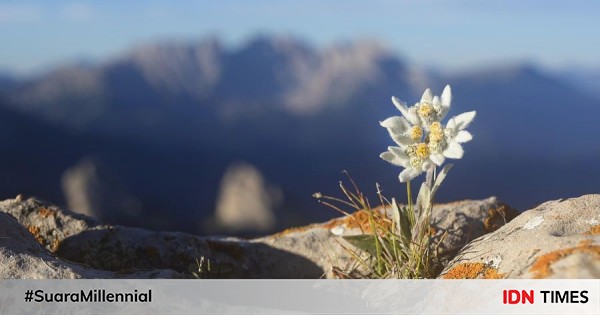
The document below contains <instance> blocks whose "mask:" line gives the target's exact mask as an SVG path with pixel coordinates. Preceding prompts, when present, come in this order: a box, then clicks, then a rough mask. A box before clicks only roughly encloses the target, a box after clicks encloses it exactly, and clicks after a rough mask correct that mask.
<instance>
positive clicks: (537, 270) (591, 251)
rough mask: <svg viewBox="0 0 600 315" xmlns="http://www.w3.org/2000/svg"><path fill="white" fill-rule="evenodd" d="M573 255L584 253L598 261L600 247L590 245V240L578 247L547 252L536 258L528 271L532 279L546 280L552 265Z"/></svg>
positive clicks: (550, 272)
mask: <svg viewBox="0 0 600 315" xmlns="http://www.w3.org/2000/svg"><path fill="white" fill-rule="evenodd" d="M574 253H585V254H588V255H593V256H595V257H596V259H600V246H598V245H592V241H591V240H585V241H582V242H581V243H579V245H577V246H576V247H571V248H565V249H559V250H555V251H552V252H549V253H547V254H544V255H542V256H540V257H538V258H537V259H536V261H535V262H534V263H533V265H532V266H531V268H530V269H529V271H530V272H532V273H533V278H536V279H541V278H547V277H548V276H550V275H551V274H552V265H553V264H554V263H556V262H557V261H559V260H561V259H563V258H565V257H567V256H570V255H572V254H574Z"/></svg>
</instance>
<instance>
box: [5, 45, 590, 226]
mask: <svg viewBox="0 0 600 315" xmlns="http://www.w3.org/2000/svg"><path fill="white" fill-rule="evenodd" d="M445 84H451V85H452V88H453V93H454V103H453V107H452V110H451V112H450V116H452V115H456V114H459V113H461V112H464V111H468V110H477V111H478V117H477V119H476V121H475V123H473V125H472V126H471V127H470V130H471V131H472V133H473V134H474V136H475V138H474V140H473V141H472V142H471V143H469V144H467V145H466V151H467V152H466V155H465V158H464V161H457V163H456V168H455V170H453V174H451V176H450V177H449V179H448V181H449V184H447V185H446V186H448V187H444V189H445V191H443V192H441V195H440V197H441V198H442V199H446V200H450V199H451V200H456V199H465V198H484V197H487V196H489V195H499V197H500V198H502V199H503V200H506V202H508V203H510V204H511V205H514V206H517V207H520V208H523V207H529V206H533V205H534V204H535V203H536V202H538V201H542V200H548V199H551V198H559V197H563V196H572V195H569V194H583V193H585V192H590V193H591V192H594V191H593V190H594V189H595V187H596V186H594V184H593V183H595V182H596V178H597V177H598V176H599V175H600V171H599V170H598V168H595V167H590V166H591V165H593V163H594V161H595V160H596V159H597V157H598V156H600V146H599V145H598V144H597V140H596V137H595V135H597V134H598V133H599V132H600V126H599V125H598V124H597V117H598V115H600V106H599V105H600V101H599V100H598V99H596V98H594V97H591V96H590V95H588V94H586V93H583V92H582V91H580V90H578V89H576V88H574V87H573V86H572V85H570V84H568V83H567V82H566V81H565V80H564V79H563V78H562V77H556V76H553V75H552V74H551V73H548V72H546V71H544V70H543V69H540V68H538V67H536V66H534V65H531V64H523V65H514V64H513V65H510V66H502V65H495V66H490V67H488V68H483V69H478V70H476V71H469V72H465V73H458V74H451V75H448V74H440V73H436V72H435V71H429V70H424V69H421V68H419V67H418V66H415V65H412V64H410V63H409V62H407V61H405V60H402V59H400V58H399V57H397V56H396V54H395V53H393V52H391V51H390V50H388V49H386V48H385V47H384V46H383V45H381V44H378V43H376V42H372V41H357V42H347V43H342V44H336V45H332V46H329V47H325V48H319V49H317V48H315V47H313V46H310V45H309V44H307V43H305V42H303V41H301V40H298V39H295V38H289V37H281V36H261V37H258V38H255V39H253V40H250V41H248V42H247V43H246V44H245V45H243V46H241V47H238V48H236V49H225V48H224V47H223V45H222V44H221V43H220V42H219V40H218V39H217V38H207V39H204V40H199V41H197V42H175V41H165V42H159V43H155V44H149V45H144V46H138V47H135V48H133V49H132V50H130V51H127V52H125V53H123V54H120V55H117V56H114V57H112V58H110V59H107V60H106V61H105V62H103V63H99V64H97V65H92V66H90V65H85V66H77V65H70V66H65V67H59V68H56V69H54V70H52V71H50V72H48V73H45V74H43V75H40V76H36V77H31V78H28V79H26V80H18V81H11V83H10V84H9V85H4V86H5V87H4V88H3V89H0V105H2V106H0V109H2V110H3V111H6V112H7V113H10V114H7V115H8V116H7V117H9V116H10V115H16V116H18V117H19V119H23V120H25V121H26V122H23V123H18V124H15V123H14V121H15V120H13V119H12V118H10V119H8V118H7V119H8V120H10V121H13V123H10V122H7V124H6V125H5V126H4V127H3V128H4V129H5V130H4V132H5V133H7V134H11V135H13V136H14V137H17V138H18V139H19V141H15V140H14V139H13V140H11V141H12V142H10V146H9V149H10V150H13V151H14V152H18V153H19V154H20V157H21V160H19V161H14V160H9V161H5V163H3V164H2V165H0V170H2V169H4V170H2V172H3V173H5V174H9V176H8V177H6V179H5V180H6V182H5V183H4V185H2V186H0V189H1V191H2V192H6V193H11V194H12V193H14V192H15V189H16V188H15V186H14V185H12V186H11V182H14V180H13V177H19V176H22V175H21V174H24V173H27V178H28V180H31V183H34V182H37V183H38V184H28V183H27V181H25V180H23V181H18V182H22V184H20V185H18V187H19V189H21V191H19V192H24V193H31V194H36V195H41V196H42V197H46V198H49V199H51V200H52V201H54V202H58V203H60V202H64V197H63V196H62V195H61V193H60V174H61V173H62V172H64V171H65V170H66V169H67V168H68V167H70V166H73V165H75V164H76V163H77V162H78V161H79V160H80V159H82V158H83V157H85V156H94V157H96V158H98V159H99V160H101V161H102V163H103V165H105V166H106V167H107V168H108V169H110V171H111V172H113V173H116V174H119V175H120V177H121V178H123V179H124V183H123V185H124V186H125V187H126V188H127V190H128V191H131V192H133V193H134V194H135V196H136V197H137V198H138V199H139V200H141V202H142V208H143V209H145V211H146V212H152V213H154V214H155V216H154V219H153V222H158V223H156V224H154V223H153V225H152V226H151V227H153V228H177V229H184V230H190V231H196V230H195V229H198V228H199V227H198V226H200V223H199V222H201V221H202V219H203V218H205V217H207V216H208V215H209V214H210V213H211V212H212V211H213V210H214V209H215V207H216V206H215V203H216V199H217V195H218V186H219V182H220V180H221V177H222V176H223V174H224V173H225V170H226V169H227V167H229V165H230V164H231V163H234V162H235V161H237V160H243V161H248V162H249V163H251V164H252V165H254V167H256V168H257V169H258V170H259V171H260V172H261V173H262V176H264V177H265V178H266V180H268V181H269V182H272V183H273V184H275V185H277V186H279V187H280V188H281V189H282V192H283V196H284V202H283V203H282V205H281V207H282V208H283V209H285V211H288V212H293V213H294V216H296V217H298V216H299V217H304V218H305V220H306V221H307V222H308V221H313V220H315V219H320V218H327V217H330V216H331V215H334V213H328V210H327V209H323V208H320V207H319V206H318V205H316V203H315V202H314V200H312V199H311V198H310V195H311V194H312V193H313V192H315V191H321V190H323V191H326V190H327V189H328V188H330V189H331V193H332V194H335V193H336V191H335V187H336V183H337V180H339V179H341V178H342V175H341V174H340V172H341V171H342V170H348V171H349V172H350V173H351V174H352V175H353V177H354V178H355V179H356V180H357V181H359V183H364V184H363V185H368V186H366V188H365V190H367V189H368V191H372V190H374V189H370V188H372V187H371V186H373V185H374V183H375V182H379V183H381V184H382V186H383V187H384V188H387V189H388V191H389V193H390V194H402V191H403V189H402V187H400V186H399V184H398V182H397V173H398V172H399V171H400V170H399V169H398V168H396V167H393V166H390V165H387V164H386V163H385V162H383V161H381V160H380V159H379V158H378V155H379V153H380V152H382V151H384V150H385V149H386V147H387V146H388V145H393V143H392V142H391V140H390V139H389V137H388V136H387V134H386V132H385V130H384V129H383V128H381V127H380V126H379V125H378V122H379V121H381V120H383V119H385V118H386V117H389V116H392V115H399V113H398V112H397V110H396V109H395V108H394V106H393V105H392V104H391V102H390V97H391V96H392V95H395V96H398V97H399V98H401V99H403V100H405V101H407V102H408V103H409V104H412V103H414V102H416V101H418V100H419V98H420V94H421V93H422V91H423V89H424V88H425V87H428V86H430V87H432V88H433V91H434V93H435V94H439V93H440V92H441V89H442V88H443V86H444V85H445ZM15 119H16V118H15ZM25 126H32V128H27V127H25ZM11 128H12V129H11ZM54 133H56V134H57V135H56V136H52V134H54ZM38 142H45V143H44V147H46V148H48V150H49V151H52V153H51V155H50V157H48V158H44V159H41V158H39V156H37V155H36V154H38V152H37V151H36V150H35V149H34V147H35V146H36V145H37V143H38ZM53 147H54V148H55V149H49V148H53ZM61 150H62V151H61ZM57 151H60V152H57ZM32 165H35V168H36V169H37V171H36V173H33V171H32V168H31V167H30V166H32ZM19 167H20V168H19ZM590 168H591V169H590ZM17 170H18V171H17ZM28 172H29V173H28ZM570 181H574V182H573V183H571V182H570ZM567 183H569V184H568V185H567ZM44 187H51V188H44ZM373 187H374V186H373ZM540 187H544V189H540ZM6 197H13V196H10V195H8V196H6ZM398 197H399V198H400V199H402V197H401V196H398ZM285 211H278V213H283V212H285ZM173 213H176V214H177V216H173V215H172V214H173ZM190 218H191V219H190ZM278 221H280V222H281V221H285V220H278ZM161 222H162V223H163V224H164V225H163V226H161V225H160V224H161ZM169 222H170V223H169ZM140 224H141V225H142V226H143V225H144V224H143V223H140Z"/></svg>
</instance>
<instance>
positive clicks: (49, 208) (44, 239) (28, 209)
mask: <svg viewBox="0 0 600 315" xmlns="http://www.w3.org/2000/svg"><path fill="white" fill-rule="evenodd" d="M0 212H6V213H8V214H10V215H12V216H13V217H15V218H16V219H17V221H19V223H21V225H23V226H24V227H25V228H26V229H27V230H29V232H31V234H33V236H34V237H35V238H36V240H37V241H38V242H39V243H40V244H41V245H43V246H44V247H46V248H47V249H48V250H50V251H54V250H56V249H57V248H58V245H59V244H60V242H61V241H62V240H64V239H65V238H67V237H69V236H71V235H75V234H78V233H80V232H82V231H84V230H87V229H89V228H91V227H94V226H97V225H99V223H98V222H97V221H96V220H95V219H93V218H90V217H87V216H85V215H81V214H77V213H73V212H71V211H68V210H63V209H60V208H58V207H56V206H53V205H51V204H48V203H45V202H42V201H40V200H38V199H35V198H29V199H27V200H24V201H23V200H22V198H21V197H20V196H18V197H17V198H15V199H8V200H4V201H0Z"/></svg>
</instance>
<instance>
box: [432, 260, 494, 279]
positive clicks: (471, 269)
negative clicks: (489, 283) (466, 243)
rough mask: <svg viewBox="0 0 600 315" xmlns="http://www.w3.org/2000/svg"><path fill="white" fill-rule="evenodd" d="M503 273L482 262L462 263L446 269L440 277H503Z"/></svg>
mask: <svg viewBox="0 0 600 315" xmlns="http://www.w3.org/2000/svg"><path fill="white" fill-rule="evenodd" d="M503 278H504V274H502V273H499V272H498V269H496V268H494V267H493V266H490V265H486V264H484V263H479V262H476V263H471V262H469V263H462V264H459V265H457V266H455V267H453V268H452V269H450V270H448V272H447V273H446V274H444V275H443V276H442V279H503Z"/></svg>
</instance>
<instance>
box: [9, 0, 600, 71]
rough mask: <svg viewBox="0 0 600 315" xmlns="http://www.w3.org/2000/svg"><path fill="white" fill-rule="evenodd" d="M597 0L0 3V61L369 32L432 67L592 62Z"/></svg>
mask: <svg viewBox="0 0 600 315" xmlns="http://www.w3.org/2000/svg"><path fill="white" fill-rule="evenodd" d="M599 16H600V1H578V0H572V1H558V0H551V1H511V0H497V1H496V0H493V1H492V0H489V1H475V0H472V1H467V0H452V1H451V0H447V1H426V0H396V1H393V0H365V1H355V0H330V1H327V0H302V1H300V0H296V1H291V0H276V1H264V0H255V1H252V0H238V1H227V0H221V1H185V0H182V1H158V0H150V1H135V2H134V1H130V2H129V3H125V1H112V0H102V1H86V2H81V1H60V0H59V1H26V0H19V1H0V69H5V70H10V71H17V72H28V71H33V70H39V69H43V68H44V67H48V66H51V65H52V64H55V63H57V62H67V61H73V60H75V59H87V60H102V59H104V58H108V57H110V56H111V55H113V54H116V53H119V52H121V51H123V50H126V49H127V48H130V47H131V46H134V45H136V44H140V43H145V42H149V41H153V40H156V39H171V38H175V39H183V40H194V39H197V38H200V37H202V36H205V35H208V34H216V35H218V36H220V37H221V38H222V39H223V40H224V41H225V43H227V44H229V45H239V44H240V43H243V41H244V40H246V39H247V38H248V37H249V36H252V35H256V34H259V33H261V34H264V33H267V34H269V33H274V34H284V35H295V36H298V37H300V38H302V39H305V40H307V41H308V42H309V43H313V44H315V45H323V44H328V43H330V42H331V41H343V40H351V39H356V38H365V37H368V38H376V39H379V40H380V41H381V42H382V43H384V44H385V45H387V46H389V47H390V48H391V49H393V50H394V51H396V52H398V53H399V54H400V55H402V56H404V57H406V58H408V59H409V60H411V61H414V62H417V63H419V64H422V65H432V66H436V67H439V68H442V69H450V70H452V69H457V68H462V67H473V66H480V65H485V64H490V63H497V62H515V61H528V62H536V63H539V64H542V65H545V66H548V67H553V68H557V67H564V66H572V65H576V66H580V67H600V60H598V58H599V56H600V40H599V38H598V37H599V35H598V31H600V22H599V21H600V18H599Z"/></svg>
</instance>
